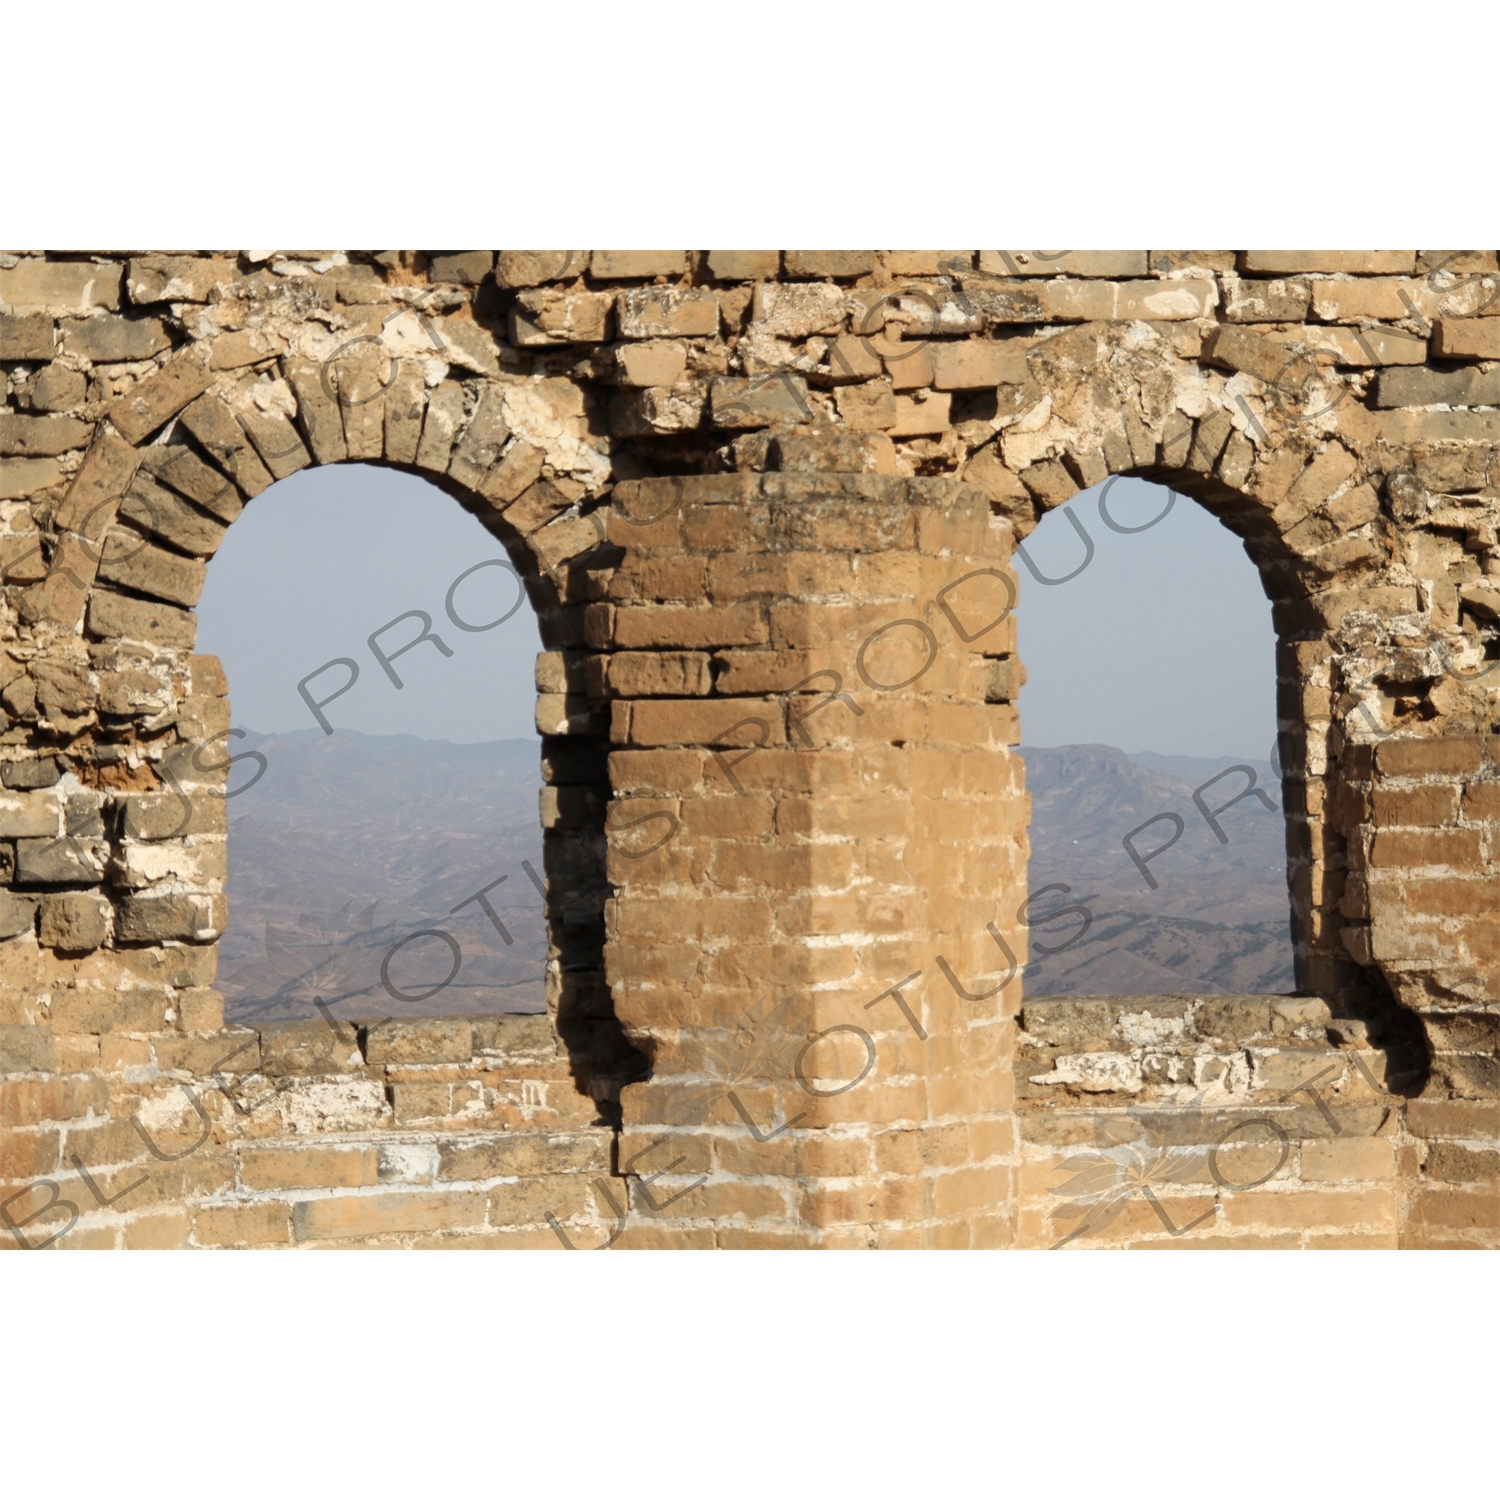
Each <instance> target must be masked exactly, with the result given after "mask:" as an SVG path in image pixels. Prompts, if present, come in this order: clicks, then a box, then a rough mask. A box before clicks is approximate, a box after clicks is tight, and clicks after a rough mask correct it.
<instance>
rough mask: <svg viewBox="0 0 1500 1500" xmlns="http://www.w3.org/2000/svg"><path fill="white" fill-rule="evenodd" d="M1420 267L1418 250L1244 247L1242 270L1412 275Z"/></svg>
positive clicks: (1356, 274) (1293, 274)
mask: <svg viewBox="0 0 1500 1500" xmlns="http://www.w3.org/2000/svg"><path fill="white" fill-rule="evenodd" d="M1416 266H1417V252H1416V251H1415V250H1242V251H1241V252H1240V269H1241V270H1242V271H1248V272H1252V273H1256V274H1259V275H1269V276H1278V275H1281V276H1296V275H1298V274H1300V273H1303V272H1316V273H1323V274H1327V275H1354V276H1409V275H1410V274H1411V273H1412V272H1413V271H1414V270H1415V269H1416Z"/></svg>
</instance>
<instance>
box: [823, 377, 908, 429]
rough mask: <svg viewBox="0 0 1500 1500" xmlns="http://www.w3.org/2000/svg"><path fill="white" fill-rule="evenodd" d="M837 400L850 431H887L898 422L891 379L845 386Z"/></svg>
mask: <svg viewBox="0 0 1500 1500" xmlns="http://www.w3.org/2000/svg"><path fill="white" fill-rule="evenodd" d="M836 399H837V401H838V409H839V416H840V417H841V418H842V419H843V422H844V426H845V427H847V428H848V429H849V430H850V431H851V432H886V431H889V430H890V429H891V428H892V427H894V426H895V425H896V420H897V412H896V393H895V390H894V388H893V387H892V386H891V384H890V383H889V382H888V381H884V380H872V381H869V382H868V383H867V384H865V385H848V386H843V387H842V388H841V389H840V390H839V392H838V396H837V398H836Z"/></svg>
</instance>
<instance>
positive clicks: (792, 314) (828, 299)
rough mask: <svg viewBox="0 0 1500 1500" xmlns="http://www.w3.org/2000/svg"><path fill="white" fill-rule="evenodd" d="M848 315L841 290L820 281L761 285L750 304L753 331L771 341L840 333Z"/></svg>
mask: <svg viewBox="0 0 1500 1500" xmlns="http://www.w3.org/2000/svg"><path fill="white" fill-rule="evenodd" d="M847 314H848V297H847V295H846V293H845V292H844V290H843V289H842V288H841V287H837V286H829V285H828V284H826V283H823V282H819V283H813V284H811V285H809V284H801V285H799V284H796V283H792V284H790V285H789V284H785V283H778V282H762V283H760V284H759V285H758V286H757V287H756V288H755V299H754V301H753V302H752V303H751V316H752V318H753V319H754V322H755V326H756V328H757V329H758V330H759V331H760V332H761V333H765V334H768V335H770V336H771V337H773V338H782V339H805V338H808V337H810V336H811V335H812V334H815V333H840V332H842V330H843V327H844V319H845V317H846V316H847Z"/></svg>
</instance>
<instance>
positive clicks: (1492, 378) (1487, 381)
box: [1375, 367, 1500, 408]
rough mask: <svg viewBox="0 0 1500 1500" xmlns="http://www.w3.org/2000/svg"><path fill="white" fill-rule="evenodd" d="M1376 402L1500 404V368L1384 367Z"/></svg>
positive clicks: (1467, 404) (1396, 404)
mask: <svg viewBox="0 0 1500 1500" xmlns="http://www.w3.org/2000/svg"><path fill="white" fill-rule="evenodd" d="M1375 404H1376V406H1379V407H1387V408H1389V407H1393V406H1437V405H1440V404H1441V405H1446V406H1500V369H1495V370H1489V371H1484V370H1447V371H1445V370H1429V369H1425V368H1416V367H1413V368H1410V369H1397V370H1382V371H1381V372H1380V374H1379V375H1378V376H1377V377H1376V380H1375Z"/></svg>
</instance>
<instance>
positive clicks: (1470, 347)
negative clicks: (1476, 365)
mask: <svg viewBox="0 0 1500 1500" xmlns="http://www.w3.org/2000/svg"><path fill="white" fill-rule="evenodd" d="M1432 352H1433V353H1434V354H1436V355H1439V356H1441V357H1442V358H1443V359H1500V318H1439V319H1438V320H1437V322H1436V323H1434V324H1433V329H1432Z"/></svg>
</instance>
